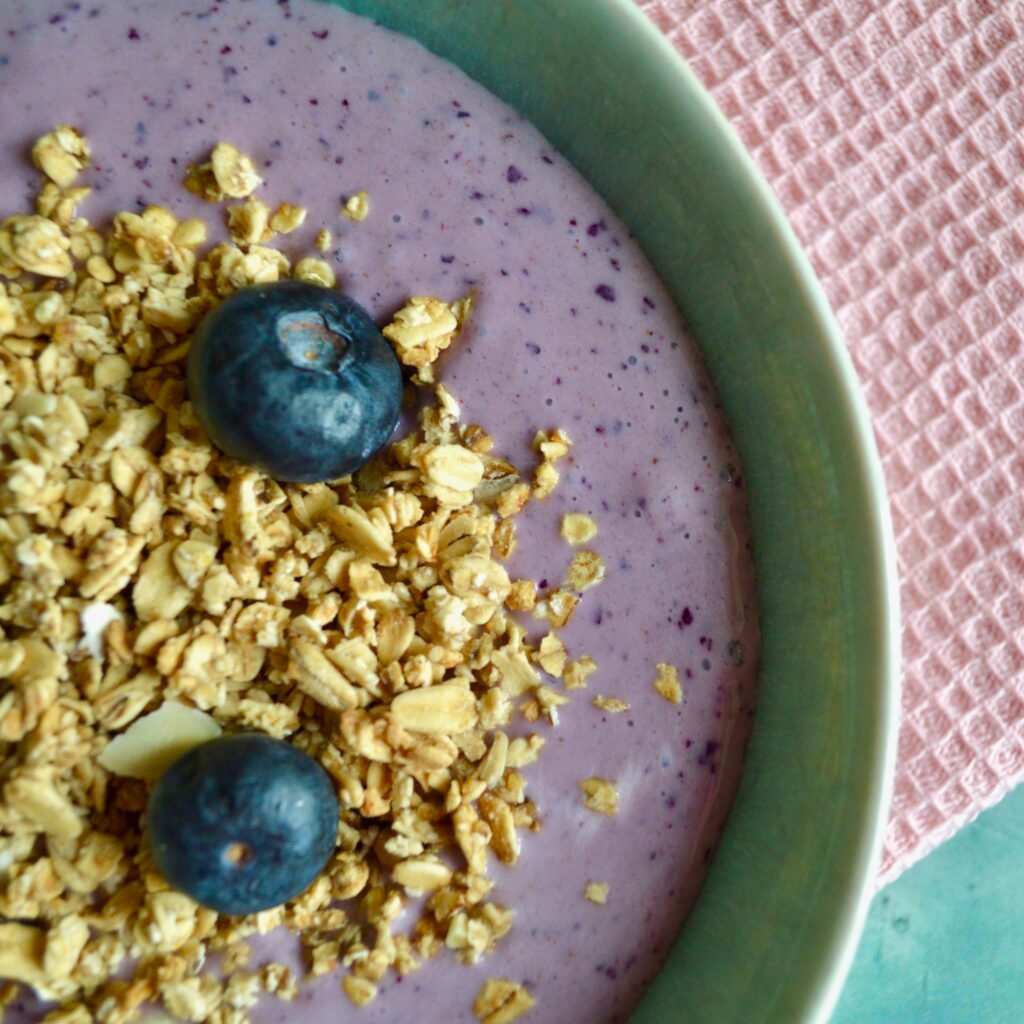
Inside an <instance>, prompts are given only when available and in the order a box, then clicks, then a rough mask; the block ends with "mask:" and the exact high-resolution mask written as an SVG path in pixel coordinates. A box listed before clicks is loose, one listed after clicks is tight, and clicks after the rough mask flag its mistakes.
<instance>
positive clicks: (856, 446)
mask: <svg viewBox="0 0 1024 1024" xmlns="http://www.w3.org/2000/svg"><path fill="white" fill-rule="evenodd" d="M590 2H591V3H596V4H599V5H602V6H604V7H605V8H607V9H608V11H610V12H611V13H612V15H613V16H620V17H622V18H624V19H626V20H627V21H628V22H629V23H630V24H631V27H632V28H633V30H634V31H635V32H637V33H638V35H640V36H641V37H646V39H645V40H644V41H645V42H646V44H647V45H649V46H650V47H652V48H653V49H654V50H655V51H656V52H659V53H660V57H661V59H662V60H663V61H665V63H666V66H674V68H675V72H676V74H677V75H678V76H679V78H680V81H681V83H682V84H683V87H684V88H685V89H686V90H687V91H688V92H689V93H690V94H691V98H692V99H694V100H695V101H696V103H697V104H698V106H699V107H700V111H701V115H702V116H703V117H704V118H705V119H706V120H707V121H708V122H709V123H710V124H711V125H712V126H713V127H714V130H715V131H716V132H717V133H718V135H719V137H720V140H721V143H722V145H723V146H724V147H725V149H726V150H727V151H728V153H729V156H730V158H731V160H732V161H733V162H734V164H735V166H736V167H737V168H739V169H741V173H742V175H743V177H744V182H745V185H746V187H747V188H748V190H749V193H750V195H749V198H751V199H752V200H753V201H754V202H756V204H757V206H758V208H759V212H760V213H761V215H762V216H763V217H764V218H765V220H766V221H767V222H768V224H769V225H770V228H771V230H772V232H773V234H774V236H775V239H776V241H777V242H778V246H779V255H780V257H783V258H784V259H785V260H786V262H787V264H788V267H787V269H788V270H789V272H790V274H791V276H792V278H793V282H794V284H795V285H796V287H797V288H798V290H799V292H800V294H801V297H802V298H803V300H804V303H805V305H806V307H807V309H808V311H809V312H810V313H811V315H812V316H813V318H814V320H815V322H816V326H817V327H818V331H819V336H820V339H821V341H822V342H823V344H824V348H825V352H826V354H827V355H828V356H829V361H830V371H831V373H832V376H833V378H834V380H835V382H836V384H837V388H836V397H837V398H841V399H842V400H843V401H844V402H845V405H846V414H847V416H848V418H849V419H850V420H851V422H852V423H853V425H854V432H853V433H852V434H851V436H850V438H849V442H850V446H851V452H850V454H851V456H852V457H853V458H854V459H855V460H856V464H857V467H858V475H859V477H860V480H861V483H862V486H863V487H864V489H865V491H866V494H867V498H868V505H869V507H870V509H871V512H872V516H873V519H872V522H871V523H870V529H871V532H872V534H873V536H874V539H875V544H874V546H873V549H872V554H873V556H874V560H875V565H874V567H873V570H874V574H875V575H876V576H877V578H878V581H879V593H878V598H879V600H878V602H877V604H876V611H877V615H876V621H875V628H876V636H878V637H879V638H881V641H882V642H881V644H880V650H879V651H878V655H877V659H876V660H877V664H878V667H879V669H880V671H881V678H880V682H879V690H880V691H881V692H882V693H883V694H884V695H885V697H886V699H885V701H884V703H883V704H882V705H881V706H880V707H879V709H878V718H877V721H876V729H875V742H876V745H877V747H878V749H879V750H880V753H881V756H880V757H879V758H877V759H876V760H875V762H874V766H875V771H874V773H873V777H872V779H871V784H870V795H869V798H868V799H867V800H866V801H865V803H864V805H863V807H862V808H861V810H862V821H863V827H862V828H861V829H860V830H859V833H858V834H859V836H860V842H859V844H858V849H857V851H856V862H855V865H856V866H855V869H854V878H853V883H854V884H853V887H852V889H851V891H850V892H848V893H847V895H846V898H845V899H844V900H843V902H842V905H841V906H840V907H838V908H836V910H837V913H836V916H835V918H834V928H833V934H832V939H831V942H829V943H828V945H827V946H826V947H824V948H823V949H822V951H821V957H820V962H819V967H818V970H817V971H816V972H812V976H811V977H809V978H808V979H807V980H806V982H805V985H804V987H805V989H806V1002H805V1005H806V1006H807V1012H806V1015H805V1019H804V1020H805V1024H819V1022H820V1024H825V1022H827V1021H828V1019H829V1018H830V1017H831V1015H832V1012H833V1010H834V1009H835V1007H836V1004H837V1002H838V1000H839V996H840V993H841V991H842V988H843V985H844V984H845V981H846V978H847V975H848V974H849V971H850V967H851V965H852V963H853V958H854V955H855V953H856V951H857V946H858V943H859V941H860V937H861V933H862V932H863V929H864V924H865V921H866V919H867V914H868V909H869V907H870V904H871V901H872V899H873V898H874V895H875V892H876V891H877V875H878V869H879V866H880V863H881V856H882V849H883V845H884V841H885V834H886V828H887V825H888V819H889V808H890V805H891V802H892V795H893V789H894V783H895V774H896V763H897V751H898V739H899V719H900V709H901V644H900V634H901V620H900V595H899V577H898V571H897V557H896V542H895V534H894V531H893V524H892V516H891V512H890V505H889V498H888V493H887V490H886V485H885V478H884V473H883V469H882V463H881V458H880V455H879V451H878V446H877V443H876V440H875V435H874V430H873V427H872V425H871V417H870V413H869V410H868V406H867V403H866V401H865V398H864V395H863V392H862V390H861V384H860V379H859V377H858V376H857V373H856V370H855V368H854V365H853V360H852V358H851V356H850V352H849V350H848V348H847V346H846V342H845V339H844V337H843V334H842V331H841V330H840V328H839V324H838V322H837V320H836V317H835V314H834V312H833V311H832V308H831V306H830V304H829V302H828V299H827V298H826V296H825V292H824V288H823V287H822V284H821V282H820V281H819V279H818V277H817V275H816V274H815V272H814V269H813V267H812V265H811V261H810V258H809V256H808V255H807V253H806V251H805V250H804V248H803V246H802V245H801V243H800V242H799V240H798V238H797V235H796V232H795V230H794V229H793V227H792V225H791V224H790V222H789V220H788V218H787V217H786V215H785V213H784V211H783V208H782V205H781V203H780V201H779V199H778V198H777V197H776V195H775V193H774V192H773V191H772V188H771V186H770V185H769V184H768V182H767V180H766V178H765V177H764V176H763V175H762V173H761V170H760V168H759V167H758V166H757V164H756V162H755V160H754V158H753V156H752V154H751V153H750V152H749V151H748V150H747V148H746V146H744V144H743V142H742V140H741V138H740V136H739V133H738V131H737V129H736V128H735V127H734V126H733V124H732V123H731V122H730V121H729V119H728V118H727V117H726V115H725V113H724V112H723V111H722V109H721V108H720V107H719V106H718V104H717V103H716V102H715V100H714V99H713V98H712V96H711V93H710V92H709V91H708V89H707V88H705V86H704V84H703V83H702V82H701V81H700V79H699V78H698V77H697V74H696V73H695V72H694V70H693V69H692V68H691V67H690V65H689V63H688V62H687V61H686V60H685V58H684V57H683V56H682V54H681V53H680V52H679V51H678V50H677V49H676V47H675V46H674V45H673V44H672V43H671V41H670V40H669V39H668V37H667V36H666V35H665V33H664V32H662V31H661V30H660V29H659V28H658V26H657V25H655V24H654V22H653V21H652V20H651V19H650V18H649V17H648V15H646V14H645V13H644V12H643V11H642V10H641V8H640V7H639V5H638V4H637V2H636V0H590ZM741 454H742V453H741ZM741 785H742V782H741ZM728 827H729V825H728V820H727V822H726V830H728ZM698 900H699V897H698ZM684 927H685V926H684ZM789 1024H797V1022H789Z"/></svg>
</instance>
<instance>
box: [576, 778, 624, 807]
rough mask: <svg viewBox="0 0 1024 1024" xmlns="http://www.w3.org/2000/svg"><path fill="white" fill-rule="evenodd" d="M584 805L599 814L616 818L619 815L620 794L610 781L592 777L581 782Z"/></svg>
mask: <svg viewBox="0 0 1024 1024" xmlns="http://www.w3.org/2000/svg"><path fill="white" fill-rule="evenodd" d="M580 789H582V790H583V803H584V804H585V805H586V806H587V807H589V808H590V810H592V811H595V812H596V813H598V814H606V815H608V816H614V815H616V814H618V813H619V792H618V790H617V789H616V788H615V783H614V782H610V781H609V780H608V779H600V778H597V777H596V776H591V777H590V778H589V779H583V780H582V781H581V782H580Z"/></svg>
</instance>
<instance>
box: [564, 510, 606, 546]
mask: <svg viewBox="0 0 1024 1024" xmlns="http://www.w3.org/2000/svg"><path fill="white" fill-rule="evenodd" d="M561 531H562V537H563V538H564V539H565V540H566V541H568V542H569V543H570V544H572V545H573V546H577V545H580V544H587V543H589V542H590V541H592V540H593V539H594V538H595V537H596V536H597V523H596V522H594V519H593V517H592V516H588V515H587V514H586V513H584V512H567V513H566V514H565V515H564V516H562V525H561Z"/></svg>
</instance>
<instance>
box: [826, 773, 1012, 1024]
mask: <svg viewBox="0 0 1024 1024" xmlns="http://www.w3.org/2000/svg"><path fill="white" fill-rule="evenodd" d="M1022 1021H1024V786H1022V787H1020V788H1019V789H1017V790H1016V791H1015V792H1013V793H1011V794H1010V795H1009V796H1008V797H1007V798H1006V799H1005V800H1003V801H1002V802H1001V803H1000V804H997V805H996V807H994V808H993V809H992V810H989V811H986V812H985V813H984V814H982V815H981V817H980V818H978V819H977V821H975V822H974V823H973V824H972V825H969V826H968V827H967V828H966V829H964V830H963V831H962V832H960V833H958V834H957V835H956V836H954V837H953V839H951V840H950V841H949V842H948V843H945V844H944V845H943V846H940V847H939V849H938V850H936V851H935V852H934V853H932V854H930V855H929V856H928V857H926V858H925V859H924V860H923V861H921V862H920V863H918V864H916V865H915V866H914V867H912V868H911V869H910V870H909V871H907V872H906V874H904V875H902V876H901V877H900V878H898V879H897V880H896V881H895V882H894V883H893V884H892V885H890V886H888V887H887V888H885V889H883V890H882V892H880V893H879V894H878V895H877V896H876V897H875V899H874V902H873V903H872V905H871V910H870V912H869V914H868V923H867V926H866V928H865V930H864V934H863V937H862V939H861V943H860V947H859V948H858V950H857V956H856V959H855V961H854V965H853V969H852V971H851V972H850V976H849V979H848V981H847V984H846V988H845V989H844V991H843V994H842V996H841V998H840V1001H839V1006H838V1008H837V1009H836V1012H835V1014H834V1015H833V1017H832V1024H897V1022H898V1024H1021V1022H1022Z"/></svg>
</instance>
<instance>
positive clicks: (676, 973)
mask: <svg viewBox="0 0 1024 1024" xmlns="http://www.w3.org/2000/svg"><path fill="white" fill-rule="evenodd" d="M360 16H369V18H373V19H379V21H378V22H376V23H375V22H373V21H371V20H369V19H368V18H366V17H360ZM399 33H401V34H399ZM183 54H187V55H188V56H187V57H186V58H183ZM448 61H450V62H451V63H450V64H449V63H446V62H448ZM57 66H59V67H60V69H61V73H60V74H56V73H55V71H54V69H55V67H57ZM623 68H628V69H630V73H629V75H628V76H625V75H623V72H622V69H623ZM467 75H468V76H469V77H467ZM478 83H479V84H478ZM487 90H490V92H488V91H487ZM0 94H2V95H4V97H5V106H6V108H7V109H8V110H10V111H14V110H16V111H18V114H17V116H8V117H6V118H5V120H4V122H3V124H2V125H0V358H2V362H0V371H2V373H3V377H2V378H0V471H2V473H3V482H2V488H3V489H2V490H0V510H2V513H3V517H4V518H3V521H2V532H0V544H2V548H0V555H2V561H0V570H2V573H3V575H2V576H0V580H2V583H0V598H2V600H0V629H2V630H3V632H2V634H0V659H2V672H3V675H4V677H5V678H4V682H3V684H2V685H3V689H2V691H0V738H2V740H3V742H4V750H3V764H2V766H0V772H2V778H0V784H2V786H3V795H4V802H3V805H2V807H0V855H2V873H3V879H2V880H3V889H2V899H0V914H2V916H3V920H2V921H0V977H3V978H9V979H11V984H9V985H7V986H6V987H5V988H4V989H3V990H2V992H0V995H2V997H3V999H4V1002H5V1005H6V1007H7V1009H6V1015H5V1020H13V1021H15V1022H17V1024H27V1022H35V1021H39V1020H48V1021H50V1022H54V1024H57V1022H59V1024H88V1022H90V1021H92V1020H100V1021H122V1022H127V1021H130V1020H135V1019H139V1020H147V1019H154V1020H155V1019H164V1018H165V1016H166V1014H167V1013H169V1014H170V1015H171V1017H172V1018H173V1019H183V1020H195V1021H200V1020H203V1021H205V1020H209V1021H213V1022H215V1024H243V1022H246V1021H249V1020H252V1021H285V1020H287V1021H292V1020H295V1021H298V1020H310V1021H321V1020H323V1021H326V1020H336V1019H338V1018H339V1017H343V1018H345V1019H348V1018H349V1017H351V1018H352V1019H355V1020H359V1019H362V1020H365V1021H368V1022H373V1021H385V1020H387V1021H391V1022H399V1021H400V1022H405V1021H410V1022H411V1021H423V1020H426V1021H434V1020H436V1021H473V1020H481V1021H485V1022H491V1024H500V1022H508V1021H513V1020H516V1019H519V1018H521V1017H522V1018H524V1019H527V1020H533V1021H537V1022H538V1024H540V1022H547V1021H560V1022H561V1021H567V1020H568V1021H581V1022H584V1021H585V1022H588V1024H589V1022H593V1024H611V1022H613V1021H620V1020H625V1019H626V1018H627V1017H628V1018H629V1019H630V1020H635V1021H639V1022H641V1024H661V1022H665V1024H668V1022H669V1021H676V1020H680V1019H683V1020H693V1021H707V1022H709V1024H710V1022H716V1024H718V1022H722V1021H744V1022H747V1021H757V1020H764V1021H784V1022H787V1024H788V1022H798V1021H811V1020H819V1019H824V1017H825V1016H826V1015H827V1014H828V1012H829V1010H830V1008H831V1005H832V1003H833V1001H834V998H835V995H836V993H837V990H838V986H839V985H840V984H841V982H842V978H843V975H844V973H845V968H846V966H847V964H848V961H849V958H850V956H851V954H852V948H853V944H854V943H855V941H856V937H857V933H858V931H859V926H860V923H861V920H862V917H863V913H864V909H865V906H866V901H867V897H868V894H869V890H870V885H871V878H872V872H873V868H874V863H875V856H876V853H877V848H878V844H879V839H880V831H881V827H882V823H883V816H884V811H885V807H886V803H887V799H886V798H887V786H888V778H889V774H890V770H891V766H892V759H893V737H894V730H893V722H894V713H895V702H896V683H895V657H896V644H895V639H894V637H895V598H894V585H893V559H892V550H891V542H890V537H889V530H888V525H887V522H886V514H885V501H884V493H883V489H882V485H881V479H880V473H879V470H878V467H877V462H876V457H875V454H874V450H873V446H872V442H871V437H870V430H869V428H868V426H867V424H866V420H865V416H864V413H863V410H862V407H861V405H860V400H859V398H858V396H857V391H856V385H855V381H854V378H853V375H852V371H851V369H850V367H849V364H848V362H847V360H846V357H845V353H844V350H843V347H842V343H841V340H840V339H839V338H838V337H837V334H836V332H835V329H834V327H833V325H832V322H831V319H830V316H829V314H828V311H827V309H826V307H825V304H824V302H823V300H822V298H821V295H820V292H819V290H818V288H817V286H816V284H815V283H814V281H813V278H812V276H811V274H810V271H809V269H808V267H807V265H806V263H805V261H804V259H803V257H802V256H801V254H800V253H799V251H798V249H797V248H796V245H795V243H794V242H793V240H792V238H791V236H790V234H789V232H788V229H787V228H786V227H785V225H784V223H783V222H782V220H781V218H780V216H779V214H778V212H777V211H776V209H775V207H774V205H773V203H772V201H771V199H770V197H769V196H768V195H767V193H766V190H765V188H764V186H763V185H762V184H761V183H760V182H759V180H758V179H757V177H756V174H755V172H754V171H753V169H752V167H751V165H750V163H749V161H748V160H747V158H746V157H745V155H744V154H743V152H742V150H741V148H740V147H739V145H738V144H737V143H736V141H735V140H734V139H733V137H732V135H731V134H730V132H729V130H728V128H727V127H726V126H725V125H724V123H723V121H722V120H721V118H720V116H719V115H718V114H717V112H716V111H715V110H714V108H713V106H712V105H711V104H710V102H709V101H708V100H707V98H706V97H705V96H704V94H703V93H702V92H701V90H700V89H699V87H698V86H697V85H696V84H695V82H694V81H693V80H692V79H691V77H690V76H689V74H688V72H687V71H686V70H685V68H684V67H683V66H682V64H681V63H680V62H679V60H678V58H677V57H676V56H675V55H674V54H673V53H672V51H671V50H670V48H669V47H668V45H667V43H665V41H664V40H663V39H661V38H660V37H659V35H658V34H657V32H656V31H655V30H654V29H653V28H652V27H651V26H650V25H649V24H648V23H647V22H646V21H645V20H644V18H643V17H642V16H641V15H640V14H639V12H638V11H637V10H636V9H635V8H634V7H633V6H632V5H631V4H630V3H627V2H625V0H622V2H611V0H601V2H596V0H571V2H566V0H562V2H559V3H557V4H554V3H550V2H543V0H531V2H519V3H516V4H496V3H494V4H467V3H464V2H454V0H431V2H424V0H418V2H409V3H402V2H397V0H387V2H385V0H380V2H373V0H349V2H345V3H339V4H329V3H323V2H319V0H292V2H290V3H273V2H272V0H223V2H210V3H202V4H191V3H185V2H183V0H182V2H175V3H166V2H164V3H157V2H155V0H137V2H133V3H122V2H119V3H117V4H114V3H110V2H107V3H103V2H99V0H96V2H93V3H77V2H68V0H45V2H38V0H37V2H33V3H29V2H27V0H15V2H13V3H8V4H7V5H5V7H4V8H3V10H2V11H0ZM505 104H508V106H506V105H505ZM346 296H347V297H346ZM348 297H350V298H348ZM254 311H255V312H254ZM247 318H248V319H247ZM378 325H379V327H380V328H381V329H382V330H378ZM239 345H241V347H240V348H239ZM233 346H234V347H233ZM225 353H228V354H227V355H225ZM400 406H401V407H402V409H403V411H402V413H401V415H400V416H399V407H400ZM396 418H398V419H399V422H398V426H397V428H396V430H395V433H394V434H393V436H390V437H389V435H390V432H391V427H392V425H393V424H394V423H395V419H396ZM353 423H355V424H356V426H355V427H353V426H352V424H353ZM328 428H329V429H328ZM755 692H756V713H755ZM751 723H753V727H752V724H751ZM748 738H749V739H750V742H749V746H748ZM737 787H738V788H737ZM734 796H735V799H734ZM726 821H727V824H726ZM335 823H337V832H336V833H335V830H334V824H335ZM723 826H725V827H724V831H723ZM698 892H699V893H700V896H699V898H698ZM684 920H685V925H684V924H683V922H684ZM680 927H682V931H680ZM275 997H276V998H275ZM161 1004H162V1006H161Z"/></svg>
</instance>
